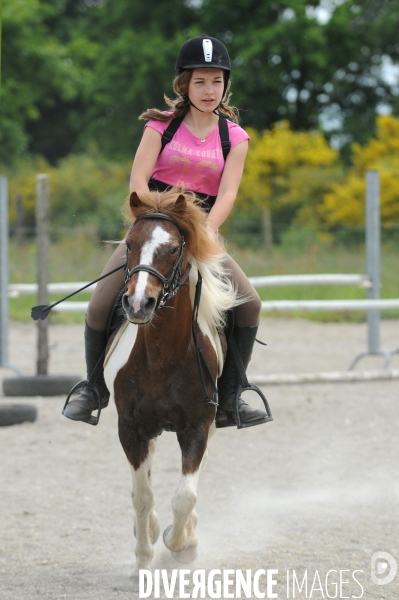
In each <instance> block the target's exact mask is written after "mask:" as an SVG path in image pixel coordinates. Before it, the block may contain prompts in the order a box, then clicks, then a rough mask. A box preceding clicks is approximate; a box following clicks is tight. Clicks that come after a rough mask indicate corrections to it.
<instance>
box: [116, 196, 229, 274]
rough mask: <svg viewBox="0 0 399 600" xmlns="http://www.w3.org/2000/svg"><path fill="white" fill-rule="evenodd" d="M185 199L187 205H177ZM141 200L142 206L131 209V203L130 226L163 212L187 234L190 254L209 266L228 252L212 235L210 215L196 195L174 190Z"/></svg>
mask: <svg viewBox="0 0 399 600" xmlns="http://www.w3.org/2000/svg"><path fill="white" fill-rule="evenodd" d="M133 193H134V192H133ZM182 195H183V196H184V198H185V199H186V203H185V205H184V204H182V203H177V204H176V201H177V199H178V198H179V196H182ZM139 198H140V204H139V206H131V204H129V199H128V201H127V204H128V206H127V208H128V211H126V210H125V211H124V212H125V215H126V216H127V219H128V222H130V223H132V222H133V221H134V220H135V219H137V217H140V216H141V215H142V214H144V213H152V212H161V213H164V214H165V215H168V216H170V217H172V218H173V219H174V220H175V221H176V223H177V224H178V226H179V227H180V229H181V231H182V232H183V234H184V239H185V240H186V248H187V251H188V253H189V254H190V255H191V256H193V257H194V258H196V259H197V260H201V261H205V262H206V261H208V260H212V258H213V257H214V256H215V255H217V254H222V253H223V252H224V248H223V246H222V244H221V243H220V242H219V241H218V240H217V238H216V237H212V236H211V235H209V231H208V229H207V227H206V214H205V212H204V211H203V210H202V209H201V200H200V199H199V198H197V196H196V195H195V194H193V193H192V192H181V191H180V190H176V189H173V188H172V189H171V190H170V191H167V192H157V191H151V192H140V194H139Z"/></svg>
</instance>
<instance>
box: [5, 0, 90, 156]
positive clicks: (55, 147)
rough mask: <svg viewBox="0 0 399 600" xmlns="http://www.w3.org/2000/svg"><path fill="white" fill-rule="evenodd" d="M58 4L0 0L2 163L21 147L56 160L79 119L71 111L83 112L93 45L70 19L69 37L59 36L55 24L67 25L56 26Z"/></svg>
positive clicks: (66, 147)
mask: <svg viewBox="0 0 399 600" xmlns="http://www.w3.org/2000/svg"><path fill="white" fill-rule="evenodd" d="M63 4H66V2H61V0H58V1H57V2H50V1H45V0H4V5H3V41H2V66H3V73H2V80H3V86H2V97H1V114H0V161H2V162H9V161H10V159H12V158H15V157H18V156H20V155H21V154H22V153H23V152H25V151H26V150H31V151H33V152H39V153H43V154H45V155H46V156H47V157H48V158H49V159H50V160H52V161H55V160H56V159H57V158H59V157H60V156H62V155H64V154H66V153H67V152H68V151H70V149H71V147H72V144H73V139H74V137H75V138H76V134H77V131H78V130H79V125H80V119H76V118H75V117H76V115H75V112H74V111H76V110H79V108H80V110H82V112H84V108H82V103H81V99H82V97H83V96H82V95H83V91H84V89H85V87H86V86H87V82H88V80H90V69H89V68H88V64H87V61H88V60H89V57H90V56H91V55H93V52H94V47H93V44H91V43H89V42H88V41H87V39H84V38H82V37H79V36H78V35H77V34H76V33H73V32H74V31H75V30H74V27H73V24H76V20H75V19H72V21H71V22H70V35H69V36H67V37H68V39H65V37H66V36H65V35H61V33H60V27H61V28H63V29H64V28H65V27H66V25H65V24H63V25H62V26H61V21H62V18H61V15H62V12H63V11H62V5H63ZM70 4H72V2H70ZM53 23H57V27H53V26H52V24H53ZM57 36H58V37H57ZM85 61H86V62H85Z"/></svg>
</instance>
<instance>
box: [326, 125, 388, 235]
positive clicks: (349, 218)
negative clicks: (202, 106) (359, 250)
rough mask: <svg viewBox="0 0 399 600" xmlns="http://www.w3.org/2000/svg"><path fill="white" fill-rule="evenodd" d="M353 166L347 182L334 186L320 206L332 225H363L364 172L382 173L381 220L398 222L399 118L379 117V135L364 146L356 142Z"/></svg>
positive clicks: (377, 133) (377, 132) (383, 221)
mask: <svg viewBox="0 0 399 600" xmlns="http://www.w3.org/2000/svg"><path fill="white" fill-rule="evenodd" d="M352 150H353V157H352V167H351V168H350V169H349V171H348V174H347V177H346V179H345V181H343V182H342V183H338V184H335V185H333V186H332V191H331V192H329V193H327V194H325V196H324V201H323V203H322V205H321V206H320V208H319V214H320V218H321V219H323V220H324V221H325V222H326V223H328V224H329V225H338V224H343V225H360V224H363V223H364V217H365V192H366V190H365V171H366V170H368V169H376V170H378V171H379V174H380V198H381V221H382V223H383V224H384V225H387V226H389V225H392V224H394V223H398V222H399V119H397V118H395V117H393V116H391V115H384V116H379V117H377V131H376V137H375V138H373V139H371V140H370V141H369V142H368V143H367V144H366V145H365V146H360V145H359V144H353V146H352Z"/></svg>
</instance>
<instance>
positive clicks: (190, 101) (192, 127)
mask: <svg viewBox="0 0 399 600" xmlns="http://www.w3.org/2000/svg"><path fill="white" fill-rule="evenodd" d="M229 87H230V58H229V55H228V52H227V49H226V48H225V46H224V45H223V44H222V43H221V42H220V41H219V40H217V39H215V38H212V37H209V36H206V35H201V36H198V37H195V38H192V39H190V40H188V41H187V42H185V44H183V46H182V47H181V49H180V51H179V54H178V56H177V60H176V77H175V79H174V83H173V89H174V91H175V93H176V95H177V97H176V98H175V99H173V100H170V99H169V98H167V97H166V96H165V100H166V101H167V103H168V105H169V106H170V108H171V111H170V112H162V111H159V110H157V109H151V110H148V111H146V112H145V113H143V114H142V115H141V117H140V118H142V119H145V120H147V121H148V122H147V123H146V125H145V128H144V133H143V137H142V140H141V142H140V145H139V147H138V150H137V153H136V156H135V159H134V163H133V167H132V172H131V178H130V191H131V192H132V191H136V192H137V193H138V195H140V192H148V190H149V189H150V190H155V189H156V190H158V191H164V190H165V189H167V188H168V187H170V186H181V187H183V188H184V189H186V190H190V191H193V192H195V193H196V194H197V196H199V197H201V198H202V199H203V200H204V204H203V206H204V210H206V211H207V212H208V217H207V224H208V227H209V229H210V230H211V231H212V232H215V231H216V230H217V229H218V227H220V226H221V225H222V224H223V223H224V221H225V220H226V219H227V217H228V215H229V214H230V211H231V209H232V207H233V204H234V201H235V198H236V194H237V191H238V187H239V184H240V181H241V177H242V172H243V168H244V162H245V157H246V154H247V150H248V141H249V137H248V135H247V133H246V132H245V131H244V130H243V129H241V127H240V126H239V125H238V124H237V117H236V114H235V112H234V111H233V110H232V108H230V107H229V104H228V101H229V96H230V95H229V94H228V90H229ZM223 115H227V116H228V117H230V119H231V120H227V119H225V117H224V116H223ZM223 121H224V125H225V126H226V125H227V128H228V139H229V141H230V151H229V153H228V155H227V158H226V159H225V158H224V153H223V150H222V142H221V138H220V131H222V129H221V127H222V124H223ZM172 123H173V125H174V129H177V130H176V131H175V132H174V133H173V134H171V133H169V138H170V137H171V135H172V139H171V140H170V139H169V141H168V143H166V145H165V146H164V147H163V143H164V142H165V138H162V135H163V134H164V133H165V130H168V131H170V129H171V127H172V125H171V124H172ZM176 125H177V127H176ZM168 128H169V129H168ZM168 131H167V133H168ZM167 133H166V134H165V135H167ZM224 135H225V134H224ZM162 142H163V143H162ZM125 252H126V248H125V244H124V243H122V244H121V245H120V246H119V248H118V249H117V250H116V251H115V252H114V254H113V255H112V257H111V258H110V260H109V261H108V263H107V265H106V267H105V269H104V271H103V273H107V272H108V271H111V270H112V269H115V268H116V267H118V266H119V265H121V264H123V262H124V260H125ZM225 265H226V267H227V269H228V271H229V273H230V275H229V276H230V278H231V279H232V280H233V281H234V284H235V286H236V288H237V289H238V291H239V293H240V295H242V296H244V297H245V298H246V301H245V303H244V304H241V305H240V306H238V307H236V308H235V310H234V322H235V325H234V330H233V335H234V338H235V340H236V343H237V346H238V349H239V352H240V355H241V358H242V360H243V363H244V366H245V368H247V366H248V363H249V361H250V358H251V354H252V348H253V345H254V342H255V338H256V332H257V329H258V324H259V315H260V309H261V302H260V299H259V296H258V294H257V292H256V290H255V289H254V287H253V286H252V285H251V283H250V282H249V280H248V278H247V277H246V275H245V274H244V272H243V271H242V270H241V269H240V267H239V266H238V265H237V263H236V262H235V261H234V260H233V259H232V258H231V256H229V255H228V254H226V257H225ZM123 278H124V274H123V271H117V272H116V273H114V274H113V275H110V276H109V277H107V278H105V279H104V280H102V281H101V282H100V283H99V284H98V285H97V287H96V290H95V292H94V294H93V296H92V299H91V301H90V304H89V308H88V312H87V316H86V327H85V350H86V364H87V374H88V377H90V375H91V374H92V372H93V369H94V366H95V364H96V363H97V361H98V360H99V358H100V356H101V354H102V352H103V351H104V348H105V345H106V342H107V334H106V328H107V322H108V316H109V313H110V311H111V308H112V305H113V303H114V300H115V298H116V296H117V294H118V292H119V291H120V290H121V289H122V288H123V285H124V280H123ZM238 383H239V382H238V375H237V372H236V368H235V361H234V359H233V356H232V355H231V353H230V351H228V353H227V357H226V362H225V365H224V368H223V373H222V375H221V377H220V378H219V380H218V392H219V408H218V413H217V417H216V420H217V424H218V425H219V426H221V427H223V426H228V425H234V424H235V413H234V399H235V396H236V390H237V388H238ZM93 388H95V389H93ZM98 398H100V399H101V406H102V407H105V406H107V405H108V400H109V392H108V390H107V388H106V385H105V382H104V378H103V376H102V375H101V376H100V377H99V378H98V379H97V381H96V383H95V384H94V385H92V386H88V385H86V386H85V387H84V388H83V389H82V390H81V391H80V392H79V394H77V395H76V396H75V397H74V398H73V399H72V400H71V401H70V402H69V403H68V404H67V406H66V407H65V409H64V411H63V414H64V415H65V416H66V417H68V418H70V419H73V420H75V421H85V422H89V420H90V416H91V413H92V411H94V410H95V409H96V408H97V407H98ZM238 408H239V413H240V419H241V422H242V423H245V424H246V425H247V426H248V425H249V426H250V425H258V424H260V423H264V422H265V421H266V413H265V412H264V411H263V410H257V409H253V408H251V407H250V406H248V404H246V403H245V402H244V401H243V400H242V398H240V399H239V406H238Z"/></svg>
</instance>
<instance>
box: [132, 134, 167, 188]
mask: <svg viewBox="0 0 399 600" xmlns="http://www.w3.org/2000/svg"><path fill="white" fill-rule="evenodd" d="M160 151H161V134H160V133H159V131H156V130H155V129H152V127H146V128H145V129H144V133H143V137H142V138H141V142H140V145H139V147H138V148H137V152H136V156H135V157H134V161H133V167H132V172H131V175H130V184H129V189H130V192H137V193H138V194H140V192H148V180H149V179H150V177H151V175H152V173H153V171H154V167H155V163H156V162H157V158H158V156H159V153H160Z"/></svg>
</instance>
